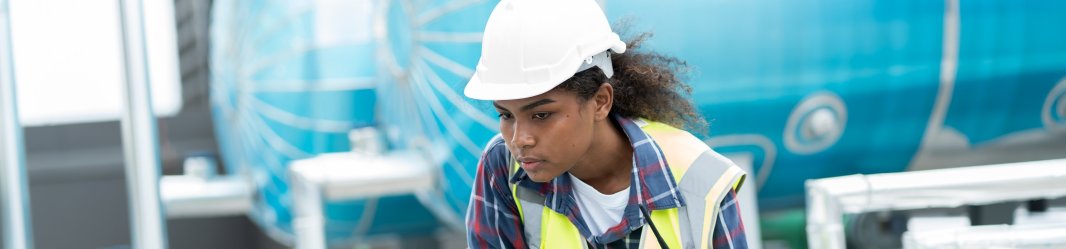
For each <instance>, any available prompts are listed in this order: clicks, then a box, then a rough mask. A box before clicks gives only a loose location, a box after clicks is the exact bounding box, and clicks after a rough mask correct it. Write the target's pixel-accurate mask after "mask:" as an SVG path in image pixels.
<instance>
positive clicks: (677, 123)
mask: <svg viewBox="0 0 1066 249" xmlns="http://www.w3.org/2000/svg"><path fill="white" fill-rule="evenodd" d="M651 37H652V34H651V33H648V32H644V33H641V34H638V35H636V36H635V37H633V38H631V39H627V40H628V41H627V42H626V52H625V53H622V54H613V53H612V54H611V55H610V57H611V63H612V64H613V66H612V68H613V69H614V76H613V77H611V78H610V79H608V78H607V76H606V75H605V74H604V73H603V70H600V69H599V68H597V67H593V68H590V69H587V70H585V71H581V72H578V73H577V74H574V76H573V77H570V79H567V80H566V81H564V82H563V83H561V84H559V86H558V88H562V89H563V90H566V91H569V92H573V93H576V94H577V96H578V97H579V98H581V100H582V101H587V100H589V99H590V98H591V97H592V95H593V94H595V93H596V91H597V90H598V89H599V87H600V85H601V84H604V83H608V84H611V86H612V87H613V88H614V105H613V107H611V113H615V114H619V115H621V116H623V117H628V118H638V117H639V118H646V119H650V120H654V121H658V122H663V123H666V124H669V125H672V126H674V127H678V128H681V129H685V130H688V131H691V132H694V133H698V134H705V133H706V130H707V122H706V121H705V120H704V119H703V117H702V116H701V115H700V114H699V113H698V112H696V108H695V106H694V104H693V103H692V101H691V99H690V98H689V97H690V95H691V94H692V88H691V87H689V86H688V85H687V84H685V82H684V80H685V77H686V76H687V73H688V72H689V71H690V68H689V67H688V65H687V64H686V63H685V62H684V61H682V60H680V59H678V58H676V57H672V56H667V55H663V54H660V53H655V52H651V51H641V50H640V47H641V45H642V44H643V43H644V42H645V41H647V40H648V39H649V38H651Z"/></svg>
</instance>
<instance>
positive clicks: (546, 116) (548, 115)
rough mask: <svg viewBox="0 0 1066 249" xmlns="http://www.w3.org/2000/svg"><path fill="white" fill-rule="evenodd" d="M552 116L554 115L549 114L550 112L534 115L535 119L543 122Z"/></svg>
mask: <svg viewBox="0 0 1066 249" xmlns="http://www.w3.org/2000/svg"><path fill="white" fill-rule="evenodd" d="M551 115H552V114H551V113H549V112H540V113H534V114H533V119H537V120H543V119H546V118H548V117H550V116H551Z"/></svg>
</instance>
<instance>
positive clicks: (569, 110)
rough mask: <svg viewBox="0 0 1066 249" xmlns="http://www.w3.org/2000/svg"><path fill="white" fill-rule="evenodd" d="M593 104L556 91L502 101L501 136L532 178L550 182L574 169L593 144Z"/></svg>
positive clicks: (499, 108) (499, 107)
mask: <svg viewBox="0 0 1066 249" xmlns="http://www.w3.org/2000/svg"><path fill="white" fill-rule="evenodd" d="M592 103H593V101H582V100H581V99H580V98H579V97H578V96H577V94H575V93H572V92H569V91H566V90H562V89H558V88H556V89H553V90H551V91H548V92H546V93H544V94H541V95H537V96H533V97H529V98H525V99H516V100H498V101H494V102H493V105H494V106H495V107H496V111H497V112H498V113H499V114H500V133H502V134H503V138H504V139H505V141H506V142H507V147H508V149H510V150H511V154H512V155H513V156H514V157H515V159H517V161H518V162H519V164H520V165H521V166H522V169H525V171H526V173H527V174H528V175H529V178H530V179H532V180H533V181H535V182H547V181H549V180H551V179H553V178H555V177H557V176H559V175H561V174H563V172H566V171H568V170H570V169H571V168H573V167H574V165H575V164H576V163H577V162H578V160H580V159H581V158H582V157H583V156H584V155H585V154H586V153H587V152H588V150H589V147H590V146H591V144H592V140H593V139H592V136H593V124H594V115H593V112H594V111H595V107H594V104H592Z"/></svg>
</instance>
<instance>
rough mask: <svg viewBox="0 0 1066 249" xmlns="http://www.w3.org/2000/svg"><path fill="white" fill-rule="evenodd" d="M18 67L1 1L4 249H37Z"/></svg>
mask: <svg viewBox="0 0 1066 249" xmlns="http://www.w3.org/2000/svg"><path fill="white" fill-rule="evenodd" d="M14 73H15V67H14V59H13V54H12V53H11V12H10V10H9V9H8V2H7V1H6V0H0V139H2V140H3V141H0V204H2V205H3V206H2V207H0V210H2V211H3V216H2V220H3V221H4V224H3V231H4V237H3V239H4V248H18V249H21V248H33V229H31V227H32V226H31V224H30V209H29V206H30V197H29V194H28V193H27V187H26V186H27V183H26V182H27V181H26V168H25V166H26V160H25V154H23V149H22V125H21V124H20V123H19V116H18V102H17V100H16V99H15V97H16V96H15V95H16V94H15V74H14Z"/></svg>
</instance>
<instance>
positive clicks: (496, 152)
mask: <svg viewBox="0 0 1066 249" xmlns="http://www.w3.org/2000/svg"><path fill="white" fill-rule="evenodd" d="M612 117H613V118H614V120H615V121H616V122H617V123H618V124H619V125H620V126H621V127H622V130H623V131H624V133H625V134H626V136H627V137H628V138H629V141H635V142H633V143H632V145H633V177H632V182H631V183H630V186H639V187H635V188H631V191H630V196H629V205H628V206H627V207H626V208H625V210H624V211H623V214H622V220H621V222H619V224H617V225H615V226H613V227H611V228H609V229H608V230H607V231H606V232H604V234H598V235H593V234H591V232H590V231H589V228H588V226H586V225H585V221H584V218H583V217H581V212H580V210H578V205H577V201H576V200H575V199H574V198H575V197H574V196H575V195H574V192H573V191H574V189H573V185H572V184H573V183H572V182H571V180H570V177H568V176H566V175H565V174H569V173H564V175H560V176H559V177H556V178H555V179H552V180H551V181H548V182H545V183H537V182H533V181H532V180H530V179H529V176H528V175H526V173H525V170H523V169H521V168H519V169H518V170H517V172H516V173H515V174H513V175H512V174H510V171H511V170H512V168H511V165H508V163H507V162H508V160H507V159H508V157H510V156H511V155H510V152H509V151H508V150H507V146H506V145H505V143H504V141H503V139H502V138H499V136H497V138H495V139H493V140H492V141H491V142H489V145H488V147H486V148H485V153H484V154H483V155H482V157H481V162H480V163H479V165H478V170H477V176H476V177H475V179H474V188H473V193H472V194H471V197H470V206H469V207H468V209H467V214H466V226H467V244H468V245H469V246H470V248H526V247H527V241H526V238H524V233H523V227H522V221H521V218H520V216H519V214H518V207H517V206H515V201H514V196H513V195H512V194H511V190H510V187H509V186H508V183H514V184H517V185H518V187H523V188H529V189H531V190H534V191H537V192H539V193H540V194H542V195H544V197H545V203H544V205H545V207H548V208H551V209H552V210H553V211H555V212H557V213H560V214H563V215H566V216H567V218H569V219H570V221H571V223H573V224H574V226H575V227H577V229H578V231H579V232H581V235H582V236H583V237H585V238H587V241H588V243H589V248H638V247H639V243H640V236H641V230H642V229H641V228H642V227H644V224H645V223H644V217H643V215H642V214H641V211H640V209H639V208H638V205H643V206H645V207H647V209H648V210H658V209H669V208H676V207H681V206H684V205H685V204H684V203H685V201H684V200H683V199H682V198H681V193H680V190H679V189H678V187H677V183H676V182H675V181H674V178H673V177H672V175H673V174H671V173H670V169H669V167H668V166H667V165H662V164H660V162H662V163H663V164H665V162H666V160H665V157H664V156H663V152H662V151H661V150H659V146H658V145H656V144H655V142H654V141H653V140H652V139H651V137H649V136H648V135H647V134H645V133H644V131H643V130H641V129H640V127H639V126H638V125H637V124H636V123H634V121H633V120H631V119H627V118H622V117H620V116H617V115H612ZM719 206H720V209H721V211H720V212H719V214H718V221H717V222H716V223H715V228H714V235H713V238H712V239H713V244H714V248H747V240H746V236H745V233H744V225H743V224H742V223H741V220H740V210H739V207H738V204H737V200H736V193H734V192H732V191H730V193H729V194H728V195H727V196H726V197H725V198H724V199H723V200H722V202H721V203H719ZM645 239H651V240H652V241H653V242H651V243H654V240H655V238H654V237H652V238H645Z"/></svg>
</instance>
